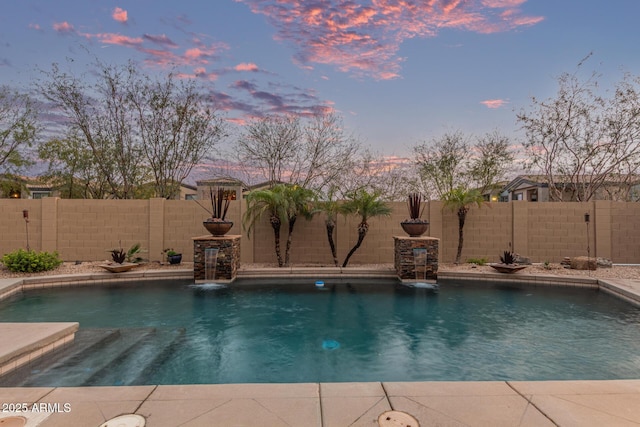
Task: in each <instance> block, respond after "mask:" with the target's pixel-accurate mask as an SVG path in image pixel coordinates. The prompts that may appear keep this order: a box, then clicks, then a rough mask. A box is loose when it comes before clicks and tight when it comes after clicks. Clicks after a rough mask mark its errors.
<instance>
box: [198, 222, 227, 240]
mask: <svg viewBox="0 0 640 427" xmlns="http://www.w3.org/2000/svg"><path fill="white" fill-rule="evenodd" d="M202 225H204V228H206V229H207V231H208V232H209V233H211V234H212V235H214V236H224V235H225V234H227V233H228V232H229V230H231V227H233V221H204V222H203V223H202Z"/></svg>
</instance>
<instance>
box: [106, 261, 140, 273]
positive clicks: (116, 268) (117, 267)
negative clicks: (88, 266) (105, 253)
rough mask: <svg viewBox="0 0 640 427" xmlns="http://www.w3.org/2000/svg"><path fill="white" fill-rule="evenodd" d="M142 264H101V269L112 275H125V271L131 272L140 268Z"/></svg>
mask: <svg viewBox="0 0 640 427" xmlns="http://www.w3.org/2000/svg"><path fill="white" fill-rule="evenodd" d="M139 265H140V264H136V263H133V262H123V263H122V264H118V263H116V262H112V263H109V264H100V267H102V268H104V269H105V270H107V271H109V272H111V273H124V272H125V271H129V270H131V269H132V268H136V267H138V266H139Z"/></svg>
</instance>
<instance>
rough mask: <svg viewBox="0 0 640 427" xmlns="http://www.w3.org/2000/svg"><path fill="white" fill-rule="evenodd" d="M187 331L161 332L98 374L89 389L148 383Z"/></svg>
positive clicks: (168, 330)
mask: <svg viewBox="0 0 640 427" xmlns="http://www.w3.org/2000/svg"><path fill="white" fill-rule="evenodd" d="M184 334H185V330H184V328H179V329H157V330H155V331H154V333H153V334H150V335H148V336H146V337H145V338H144V339H143V340H141V341H140V342H139V343H138V345H136V346H135V347H132V348H130V349H129V351H127V352H125V353H122V354H121V355H120V356H119V357H118V358H116V359H113V360H112V361H111V363H109V364H108V365H106V366H104V367H103V368H102V369H101V370H100V371H97V372H96V373H95V374H94V375H92V376H91V377H90V378H89V379H87V381H86V382H85V383H84V384H83V385H85V386H107V385H134V384H145V379H146V378H148V377H149V375H150V374H152V373H153V371H154V370H155V369H157V368H158V366H160V365H161V364H162V362H163V361H164V360H165V359H166V358H167V357H168V356H169V355H170V354H171V353H172V351H173V349H174V348H175V347H176V346H177V345H179V344H180V342H181V341H182V339H183V338H184Z"/></svg>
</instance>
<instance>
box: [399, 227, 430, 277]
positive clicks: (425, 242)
mask: <svg viewBox="0 0 640 427" xmlns="http://www.w3.org/2000/svg"><path fill="white" fill-rule="evenodd" d="M393 240H394V242H395V245H394V248H395V250H394V252H395V255H394V264H395V269H396V274H397V275H398V278H400V279H401V280H423V279H424V277H425V272H424V271H422V268H420V267H418V275H417V279H416V265H415V262H414V261H415V259H414V255H413V254H414V252H413V250H414V249H426V251H427V261H426V270H425V271H426V278H427V279H428V280H432V279H436V278H437V277H438V246H439V244H440V239H437V238H435V237H405V236H401V237H398V236H394V237H393Z"/></svg>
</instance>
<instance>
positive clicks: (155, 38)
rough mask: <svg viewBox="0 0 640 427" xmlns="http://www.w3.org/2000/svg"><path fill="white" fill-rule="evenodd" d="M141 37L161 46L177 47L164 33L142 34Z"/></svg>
mask: <svg viewBox="0 0 640 427" xmlns="http://www.w3.org/2000/svg"><path fill="white" fill-rule="evenodd" d="M142 38H144V39H145V40H148V41H150V42H151V43H154V44H157V45H161V46H166V47H168V48H170V49H176V48H178V45H177V44H176V43H175V42H174V41H173V40H171V39H170V38H169V37H167V36H166V35H165V34H160V35H153V34H144V35H143V36H142Z"/></svg>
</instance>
